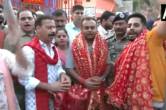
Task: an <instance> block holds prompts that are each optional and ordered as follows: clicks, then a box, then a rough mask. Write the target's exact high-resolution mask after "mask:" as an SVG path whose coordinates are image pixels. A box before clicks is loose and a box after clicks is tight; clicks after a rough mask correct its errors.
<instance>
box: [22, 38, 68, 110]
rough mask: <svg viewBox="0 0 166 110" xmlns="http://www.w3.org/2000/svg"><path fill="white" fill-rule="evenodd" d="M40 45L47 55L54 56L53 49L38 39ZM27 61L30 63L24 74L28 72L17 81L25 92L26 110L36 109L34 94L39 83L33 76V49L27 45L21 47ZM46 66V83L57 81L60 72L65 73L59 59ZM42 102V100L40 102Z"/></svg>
mask: <svg viewBox="0 0 166 110" xmlns="http://www.w3.org/2000/svg"><path fill="white" fill-rule="evenodd" d="M40 44H41V47H42V48H43V49H44V50H45V52H46V54H47V55H49V56H50V57H51V58H53V57H54V51H53V49H52V48H49V47H48V46H47V45H46V44H44V43H43V42H42V41H40ZM22 50H23V52H24V54H25V56H26V58H27V60H28V62H29V63H30V64H29V66H28V68H29V71H28V72H27V73H25V74H28V77H24V78H20V79H19V82H20V83H21V84H22V85H24V87H25V90H26V93H25V106H26V110H36V96H35V88H36V87H37V85H38V84H39V83H40V81H39V80H38V79H36V78H35V77H34V69H35V65H34V62H35V61H34V60H35V56H34V50H33V49H32V48H31V47H29V46H24V47H23V48H22ZM47 68H48V70H47V71H48V83H53V82H55V81H58V79H59V77H60V74H61V73H65V71H64V70H63V68H62V65H61V61H60V59H59V60H58V62H57V64H55V65H49V64H48V65H47ZM41 103H43V102H41Z"/></svg>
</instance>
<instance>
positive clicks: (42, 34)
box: [20, 16, 70, 110]
mask: <svg viewBox="0 0 166 110" xmlns="http://www.w3.org/2000/svg"><path fill="white" fill-rule="evenodd" d="M55 27H56V26H55V21H54V19H53V18H51V17H49V16H41V17H39V18H38V19H37V20H36V22H35V28H36V33H37V34H36V36H35V37H34V39H32V41H31V42H29V43H27V44H25V46H24V47H23V48H22V50H23V52H24V54H25V55H26V58H27V60H28V63H29V65H28V68H30V69H29V71H28V72H27V74H28V77H24V78H20V83H21V84H22V85H24V86H25V90H26V94H25V106H26V107H25V108H26V110H54V109H55V108H56V107H54V103H53V100H52V99H51V97H50V94H53V93H55V92H59V91H66V90H68V88H69V86H70V79H69V77H68V76H67V75H66V74H65V71H64V70H63V69H62V65H61V61H60V59H59V57H58V54H57V51H56V48H55V47H54V45H52V43H51V42H52V39H53V37H54V36H55V30H56V28H55ZM41 100H42V101H44V103H41Z"/></svg>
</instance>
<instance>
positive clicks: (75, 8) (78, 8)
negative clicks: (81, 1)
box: [71, 5, 84, 13]
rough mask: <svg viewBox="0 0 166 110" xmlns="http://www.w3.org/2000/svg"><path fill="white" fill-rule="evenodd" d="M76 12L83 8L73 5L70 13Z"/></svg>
mask: <svg viewBox="0 0 166 110" xmlns="http://www.w3.org/2000/svg"><path fill="white" fill-rule="evenodd" d="M76 10H84V7H83V6H82V5H74V6H73V7H72V10H71V12H72V13H73V12H75V11H76Z"/></svg>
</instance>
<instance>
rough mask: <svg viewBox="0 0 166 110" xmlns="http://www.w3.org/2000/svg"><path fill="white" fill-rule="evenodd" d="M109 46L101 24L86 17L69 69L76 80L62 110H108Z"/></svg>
mask: <svg viewBox="0 0 166 110" xmlns="http://www.w3.org/2000/svg"><path fill="white" fill-rule="evenodd" d="M109 59H110V58H109V54H108V46H107V43H106V41H105V40H103V39H102V38H101V36H100V35H99V34H98V33H97V21H96V20H95V19H94V18H93V17H85V18H83V19H82V22H81V33H80V34H79V35H78V36H77V37H76V38H75V39H74V41H73V42H72V44H71V48H70V52H69V53H68V55H67V61H66V68H67V71H68V72H69V74H70V75H71V76H72V77H73V78H74V79H75V80H76V82H75V83H74V84H73V85H72V86H71V88H70V90H69V91H68V92H67V94H66V95H65V96H64V102H63V106H62V110H107V109H106V106H105V105H104V100H103V96H104V92H103V90H104V89H105V83H104V80H105V78H106V77H107V75H108V73H109V70H110V60H109Z"/></svg>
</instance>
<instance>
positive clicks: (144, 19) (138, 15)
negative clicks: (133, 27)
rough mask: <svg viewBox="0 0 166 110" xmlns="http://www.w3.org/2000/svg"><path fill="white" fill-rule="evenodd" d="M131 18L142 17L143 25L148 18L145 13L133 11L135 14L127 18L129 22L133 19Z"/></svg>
mask: <svg viewBox="0 0 166 110" xmlns="http://www.w3.org/2000/svg"><path fill="white" fill-rule="evenodd" d="M131 18H140V19H141V23H142V24H143V25H146V18H145V16H144V15H143V14H141V13H133V14H131V15H129V16H128V18H127V22H128V21H129V19H131Z"/></svg>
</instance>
